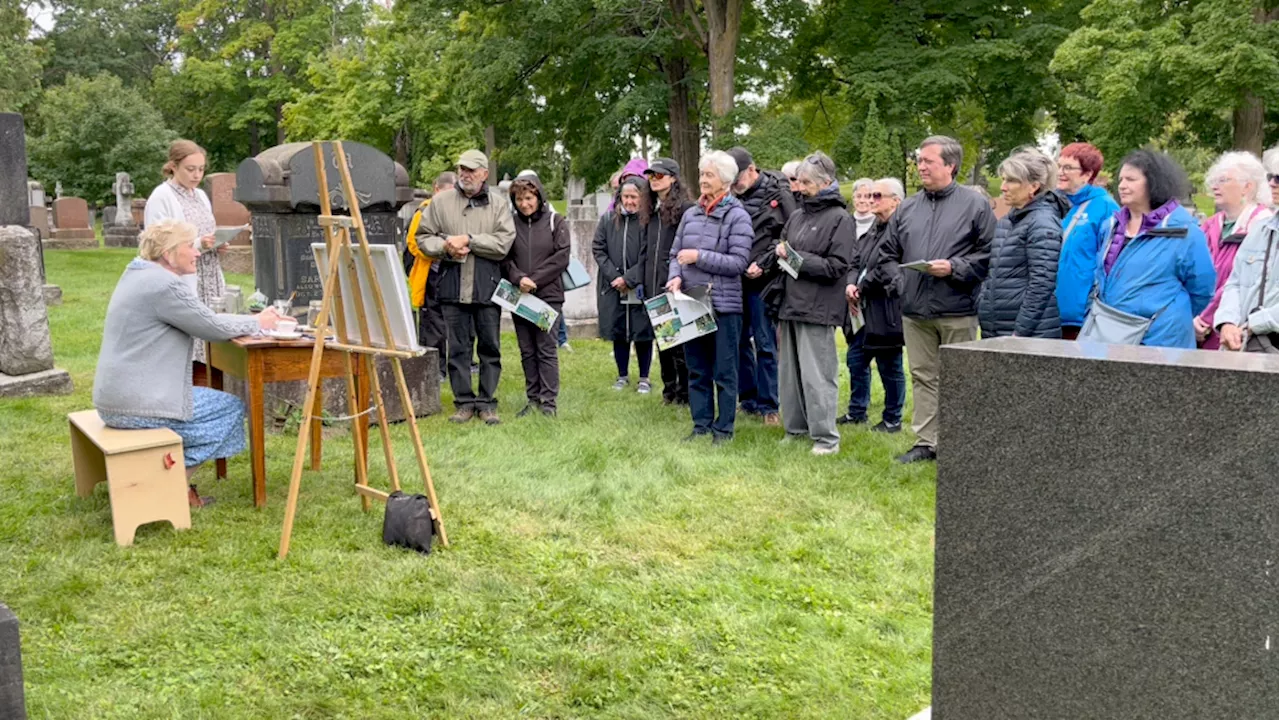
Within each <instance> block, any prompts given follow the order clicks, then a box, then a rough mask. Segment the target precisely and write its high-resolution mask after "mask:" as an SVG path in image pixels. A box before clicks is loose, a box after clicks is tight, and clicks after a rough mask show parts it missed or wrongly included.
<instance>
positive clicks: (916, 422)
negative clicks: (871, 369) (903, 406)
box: [902, 315, 978, 450]
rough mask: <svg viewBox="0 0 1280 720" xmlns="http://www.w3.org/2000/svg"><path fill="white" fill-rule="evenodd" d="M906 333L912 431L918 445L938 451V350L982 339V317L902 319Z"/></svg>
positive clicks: (904, 334)
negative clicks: (942, 347) (979, 318)
mask: <svg viewBox="0 0 1280 720" xmlns="http://www.w3.org/2000/svg"><path fill="white" fill-rule="evenodd" d="M902 334H903V336H904V337H905V339H906V341H907V362H908V363H910V365H911V401H912V404H913V405H914V409H913V410H912V413H911V429H912V430H915V432H916V437H917V438H918V439H917V440H916V444H917V445H925V446H928V447H930V448H933V449H934V450H937V449H938V369H939V364H940V363H939V353H938V348H939V347H941V346H943V345H950V344H952V343H961V342H969V341H971V340H977V339H978V316H976V315H970V316H966V317H943V318H936V319H933V320H916V319H915V318H909V317H903V318H902Z"/></svg>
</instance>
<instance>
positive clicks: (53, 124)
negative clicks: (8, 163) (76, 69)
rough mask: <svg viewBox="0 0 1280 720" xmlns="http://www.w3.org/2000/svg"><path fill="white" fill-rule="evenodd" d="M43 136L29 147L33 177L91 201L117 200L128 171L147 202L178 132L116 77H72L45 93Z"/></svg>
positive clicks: (41, 122)
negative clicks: (116, 189) (114, 188)
mask: <svg viewBox="0 0 1280 720" xmlns="http://www.w3.org/2000/svg"><path fill="white" fill-rule="evenodd" d="M37 124H38V126H39V128H40V133H39V134H38V135H35V136H34V137H32V138H31V139H30V141H29V142H28V146H27V149H28V155H29V160H30V168H31V169H30V172H31V175H32V176H33V177H35V178H36V179H38V180H40V181H41V182H42V183H44V186H45V187H46V188H51V187H53V186H54V184H55V183H56V182H58V181H61V182H62V187H63V190H64V192H65V193H66V194H68V195H77V196H80V197H83V198H84V199H86V200H88V201H89V202H97V201H106V200H111V199H114V195H112V193H111V185H112V184H113V183H114V182H115V179H116V173H117V172H128V173H129V174H130V175H131V176H132V178H133V184H134V187H135V188H136V190H137V194H138V195H140V196H143V197H145V196H146V194H147V193H149V192H150V191H151V189H152V188H153V187H155V185H156V184H157V183H158V182H159V181H160V166H161V165H162V164H163V163H164V157H165V151H166V150H167V147H168V144H169V142H170V141H171V140H172V139H173V132H172V131H170V130H169V129H168V128H166V127H165V124H164V118H162V117H161V116H160V113H159V111H157V110H156V109H155V108H154V107H152V106H151V104H150V103H148V102H147V99H146V98H145V97H144V96H143V95H142V93H140V92H139V91H137V90H135V89H133V88H127V87H124V85H123V84H122V83H121V82H120V79H119V78H117V77H115V76H114V75H107V74H105V73H104V74H102V75H98V76H97V77H94V78H81V77H76V76H72V77H70V78H68V79H67V84H66V85H62V86H59V87H55V88H51V89H49V90H48V91H47V92H45V95H44V99H43V101H42V102H41V104H40V111H39V116H38V123H37Z"/></svg>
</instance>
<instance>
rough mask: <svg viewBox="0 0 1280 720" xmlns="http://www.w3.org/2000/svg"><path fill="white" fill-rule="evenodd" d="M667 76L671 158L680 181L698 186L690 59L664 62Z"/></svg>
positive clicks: (675, 59) (675, 57)
mask: <svg viewBox="0 0 1280 720" xmlns="http://www.w3.org/2000/svg"><path fill="white" fill-rule="evenodd" d="M663 70H664V71H665V73H666V76H667V123H668V125H670V127H671V159H673V160H675V161H676V162H677V163H678V164H679V165H680V181H681V183H683V184H684V186H685V187H687V188H690V189H691V190H692V189H693V188H696V187H697V186H698V183H697V178H698V124H697V123H696V122H695V121H694V119H693V99H692V98H691V97H690V96H689V61H688V60H687V59H685V58H684V57H683V56H681V55H675V56H673V57H671V58H669V59H667V61H666V63H665V64H664V65H663Z"/></svg>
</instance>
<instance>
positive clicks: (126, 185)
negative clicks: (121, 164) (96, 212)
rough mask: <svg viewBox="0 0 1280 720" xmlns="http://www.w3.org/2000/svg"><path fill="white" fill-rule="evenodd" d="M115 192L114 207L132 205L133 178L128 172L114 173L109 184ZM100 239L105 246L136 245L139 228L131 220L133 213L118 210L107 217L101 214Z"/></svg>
mask: <svg viewBox="0 0 1280 720" xmlns="http://www.w3.org/2000/svg"><path fill="white" fill-rule="evenodd" d="M111 189H112V190H113V191H114V192H115V194H116V204H115V207H116V208H127V207H130V206H131V205H133V180H132V179H130V177H129V173H126V172H118V173H116V182H115V184H114V185H112V186H111ZM102 227H103V230H102V241H103V244H105V245H106V246H107V247H138V233H139V232H140V228H139V227H138V225H137V223H135V222H134V221H133V214H132V213H128V212H119V211H118V210H117V211H116V212H114V213H113V214H112V216H111V217H110V218H108V217H107V215H106V211H105V210H104V211H103V214H102Z"/></svg>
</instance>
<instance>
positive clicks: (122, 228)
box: [102, 218, 141, 248]
mask: <svg viewBox="0 0 1280 720" xmlns="http://www.w3.org/2000/svg"><path fill="white" fill-rule="evenodd" d="M129 219H130V220H132V219H133V218H129ZM140 232H141V228H139V227H138V226H137V225H132V224H130V225H108V226H107V228H106V230H104V231H103V233H102V241H103V244H104V245H106V246H107V247H129V248H136V247H138V235H139V233H140Z"/></svg>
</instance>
